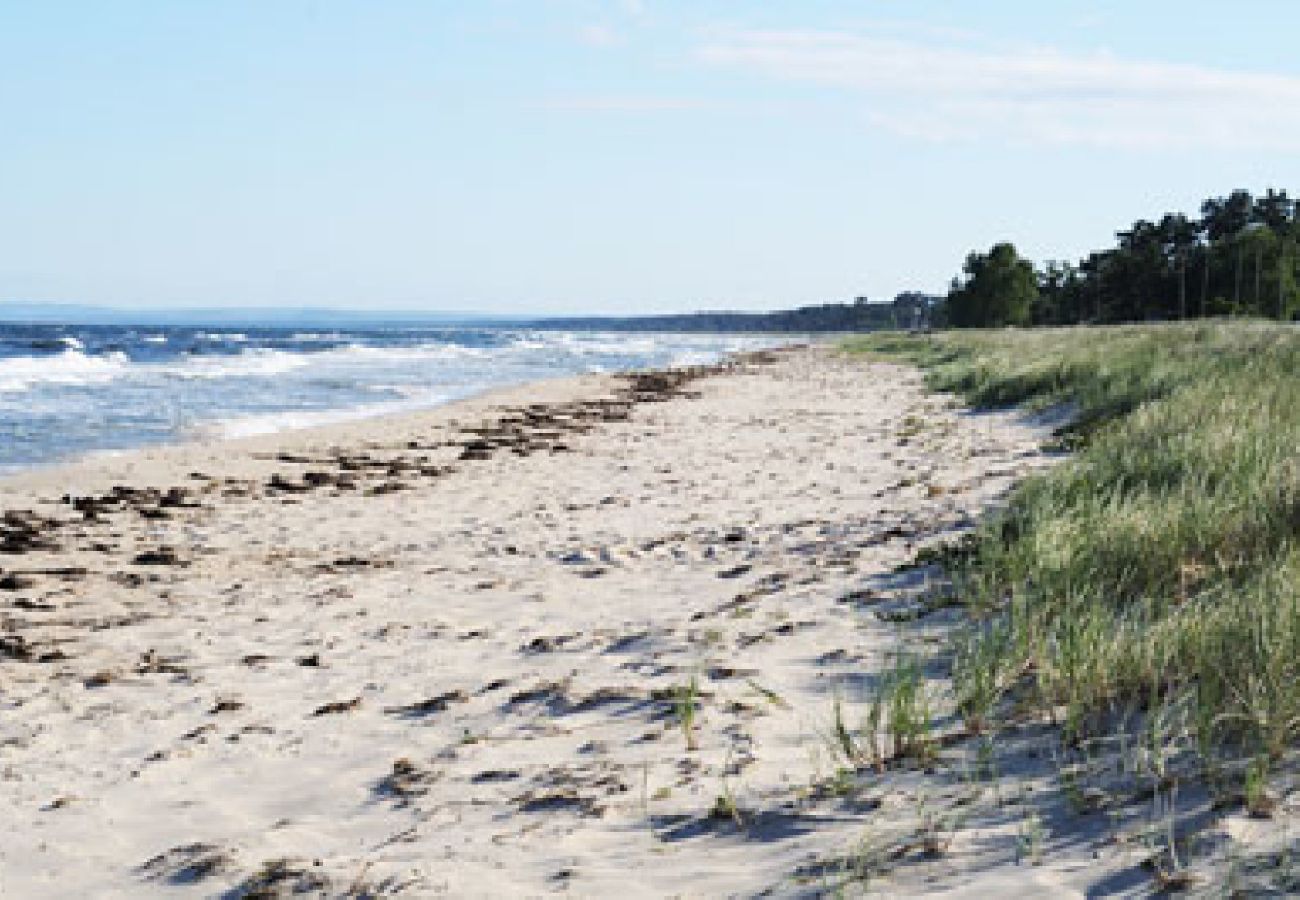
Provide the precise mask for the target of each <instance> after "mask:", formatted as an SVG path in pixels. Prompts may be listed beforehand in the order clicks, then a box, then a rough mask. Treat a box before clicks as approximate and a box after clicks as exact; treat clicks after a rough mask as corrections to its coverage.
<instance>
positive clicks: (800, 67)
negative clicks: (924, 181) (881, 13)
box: [697, 31, 1300, 148]
mask: <svg viewBox="0 0 1300 900" xmlns="http://www.w3.org/2000/svg"><path fill="white" fill-rule="evenodd" d="M697 53H698V57H699V58H700V59H701V60H703V61H704V62H706V63H708V64H711V65H714V66H719V67H729V68H733V69H739V70H748V71H751V72H756V73H760V74H763V75H766V76H769V77H773V78H777V79H781V80H784V81H790V82H805V83H811V84H819V85H825V86H828V87H834V88H839V89H843V90H847V91H851V92H854V93H858V94H860V95H861V96H862V97H863V99H864V101H865V103H866V107H867V111H868V114H869V115H870V117H871V118H872V119H873V121H875V122H876V123H878V124H880V125H881V126H883V127H887V128H889V129H891V130H893V131H896V132H898V133H901V134H906V135H909V136H913V137H922V138H927V139H931V140H980V139H998V140H1003V141H1007V142H1013V143H1033V144H1043V143H1046V144H1090V145H1096V146H1104V147H1171V146H1195V145H1206V144H1210V145H1214V146H1219V147H1225V146H1229V147H1245V148H1249V147H1281V146H1295V144H1296V143H1297V142H1300V118H1297V117H1296V116H1295V115H1294V111H1295V110H1297V109H1300V78H1297V77H1293V76H1286V75H1273V74H1264V73H1255V72H1244V71H1234V70H1229V69H1216V68H1210V67H1205V66H1194V65H1186V64H1176V63H1164V62H1148V61H1139V60H1126V59H1121V58H1118V57H1116V56H1113V55H1110V54H1104V53H1094V54H1080V53H1064V52H1060V51H1056V50H1043V49H1031V50H1015V51H1010V52H1003V53H997V52H990V51H983V50H971V49H966V48H962V47H952V46H943V45H939V44H935V43H926V42H922V41H919V40H902V39H896V38H882V37H875V36H871V35H869V34H860V33H849V32H840V31H734V32H728V33H722V34H718V35H715V36H714V37H713V38H712V39H711V40H710V41H709V42H708V43H706V44H704V45H703V46H701V47H699V48H698V51H697Z"/></svg>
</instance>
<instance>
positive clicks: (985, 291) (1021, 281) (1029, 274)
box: [948, 243, 1038, 328]
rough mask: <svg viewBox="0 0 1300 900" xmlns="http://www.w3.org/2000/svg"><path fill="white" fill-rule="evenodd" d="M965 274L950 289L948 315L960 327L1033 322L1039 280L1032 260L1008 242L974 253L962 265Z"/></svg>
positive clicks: (990, 326)
mask: <svg viewBox="0 0 1300 900" xmlns="http://www.w3.org/2000/svg"><path fill="white" fill-rule="evenodd" d="M963 272H964V273H965V277H964V278H962V279H957V280H954V282H953V286H952V289H951V290H950V291H949V292H948V318H949V321H950V323H951V324H952V325H954V326H955V327H957V328H999V327H1002V326H1005V325H1028V324H1030V321H1031V318H1032V315H1033V307H1034V301H1035V300H1037V299H1038V279H1037V276H1036V275H1035V274H1034V266H1033V263H1031V262H1029V261H1028V260H1026V259H1021V258H1020V254H1018V253H1017V252H1016V248H1015V247H1014V246H1012V245H1011V244H1008V243H1001V244H995V245H994V246H993V248H992V249H991V250H989V252H988V253H972V254H970V255H969V256H967V257H966V265H965V266H964V267H963Z"/></svg>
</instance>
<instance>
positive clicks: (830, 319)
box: [527, 291, 942, 334]
mask: <svg viewBox="0 0 1300 900" xmlns="http://www.w3.org/2000/svg"><path fill="white" fill-rule="evenodd" d="M941 299H942V298H940V297H936V296H933V295H929V294H922V293H919V292H917V291H905V292H903V293H901V294H899V295H898V296H896V297H895V298H894V299H893V300H889V301H872V300H869V299H867V298H866V297H858V298H857V299H856V300H853V301H852V302H847V303H820V304H817V305H814V306H801V307H799V308H798V309H786V310H780V311H778V312H767V313H744V312H697V313H682V314H671V315H648V316H627V317H617V318H615V317H608V316H599V317H596V316H581V317H572V318H562V319H561V318H556V319H543V320H539V321H536V322H531V323H527V324H529V325H531V326H532V327H535V328H548V329H549V328H557V329H564V330H566V331H573V330H579V331H593V330H596V331H668V332H787V333H795V334H807V333H810V332H834V331H880V330H885V329H895V328H919V327H922V326H925V325H928V324H929V322H930V316H931V310H932V309H933V308H934V307H935V306H936V305H938V304H939V303H940V302H941Z"/></svg>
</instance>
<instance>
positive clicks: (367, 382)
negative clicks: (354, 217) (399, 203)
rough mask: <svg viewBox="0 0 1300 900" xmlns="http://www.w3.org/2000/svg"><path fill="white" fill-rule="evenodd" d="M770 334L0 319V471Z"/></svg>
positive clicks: (449, 396)
mask: <svg viewBox="0 0 1300 900" xmlns="http://www.w3.org/2000/svg"><path fill="white" fill-rule="evenodd" d="M776 343H781V340H780V339H778V338H773V337H770V336H769V337H756V336H742V335H680V334H678V335H667V334H618V333H588V332H552V331H522V330H511V329H505V328H502V329H496V328H377V329H348V330H344V331H333V330H321V331H312V330H307V329H293V328H248V329H238V330H225V329H221V330H215V329H213V330H209V329H203V328H175V327H169V328H127V327H120V326H108V325H83V326H78V325H44V324H42V325H22V324H17V325H15V324H7V323H0V473H9V472H14V471H20V470H22V469H24V468H28V467H32V466H39V465H44V464H48V463H53V462H58V461H62V460H66V459H68V458H71V457H75V456H79V455H82V454H85V453H88V452H92V451H103V450H119V449H126V448H131V447H139V446H143V445H147V444H159V443H171V442H176V441H181V440H186V439H192V438H196V437H242V436H248V435H254V434H265V433H269V432H274V431H281V430H284V429H289V428H301V427H307V426H311V425H318V424H325V423H329V422H338V421H345V420H349V419H357V418H364V417H367V416H374V415H381V414H385V413H393V412H402V411H409V410H417V409H424V408H428V407H432V406H437V405H439V404H442V403H446V402H448V401H451V400H454V399H457V398H460V397H466V396H470V395H472V394H475V393H478V392H481V391H483V390H486V389H489V388H494V387H501V386H505V385H513V384H522V383H525V382H528V381H535V380H538V379H541V378H549V377H554V376H560V375H573V374H579V373H584V372H600V371H615V370H622V369H635V368H646V367H654V366H664V365H684V364H691V363H703V362H711V361H714V360H716V359H719V358H720V357H722V356H723V355H725V354H727V353H730V352H735V351H740V350H747V349H755V348H758V347H764V346H772V345H773V344H776Z"/></svg>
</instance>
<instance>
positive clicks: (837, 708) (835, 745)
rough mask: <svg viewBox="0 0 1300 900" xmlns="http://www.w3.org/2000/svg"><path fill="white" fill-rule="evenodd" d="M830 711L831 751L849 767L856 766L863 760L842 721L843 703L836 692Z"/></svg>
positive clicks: (860, 750) (858, 748) (859, 748)
mask: <svg viewBox="0 0 1300 900" xmlns="http://www.w3.org/2000/svg"><path fill="white" fill-rule="evenodd" d="M831 711H832V721H831V735H830V744H831V750H832V752H833V754H834V755H836V756H839V757H840V758H842V759H843V760H844V761H845V762H846V763H848V764H849V765H851V766H857V765H859V764H860V763H861V762H862V760H863V758H864V756H863V752H862V748H861V747H859V746H858V742H857V740H855V739H854V737H853V732H852V731H850V730H849V726H848V724H847V723H846V722H845V721H844V702H843V700H842V699H841V698H840V695H839V692H838V691H837V692H836V693H835V699H834V700H833V701H832V702H831Z"/></svg>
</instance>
